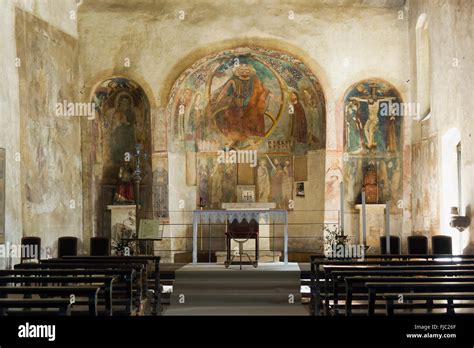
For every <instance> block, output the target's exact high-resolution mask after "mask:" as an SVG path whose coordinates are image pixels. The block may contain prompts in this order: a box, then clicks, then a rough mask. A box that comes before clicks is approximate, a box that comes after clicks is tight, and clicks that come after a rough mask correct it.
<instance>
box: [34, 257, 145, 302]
mask: <svg viewBox="0 0 474 348" xmlns="http://www.w3.org/2000/svg"><path fill="white" fill-rule="evenodd" d="M132 261H133V262H132ZM41 264H43V265H56V267H57V268H58V267H59V268H114V269H122V268H127V267H131V266H133V267H136V269H137V273H138V274H139V276H138V282H137V287H139V289H140V298H139V299H138V302H137V305H139V303H140V302H141V298H144V297H146V296H147V291H148V273H149V265H148V260H146V259H131V257H129V258H128V259H127V260H125V259H124V258H120V257H107V256H103V257H100V256H91V257H89V256H64V257H63V258H59V259H47V260H41Z"/></svg>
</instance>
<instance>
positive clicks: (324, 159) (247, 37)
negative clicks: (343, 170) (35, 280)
mask: <svg viewBox="0 0 474 348" xmlns="http://www.w3.org/2000/svg"><path fill="white" fill-rule="evenodd" d="M132 3H133V2H132ZM374 4H375V5H377V6H371V5H374ZM136 5H137V6H134V7H133V11H132V10H131V6H133V5H132V4H131V3H130V2H127V3H124V2H120V1H84V4H83V5H82V6H81V8H80V14H79V45H80V66H81V85H84V86H85V90H86V91H87V93H92V91H93V89H94V86H95V85H96V84H97V83H99V82H100V81H102V80H104V79H106V78H110V77H112V76H124V77H127V78H129V79H132V80H134V81H136V82H137V83H138V84H140V85H141V86H142V87H143V89H144V90H145V91H146V92H147V96H148V99H150V101H151V104H152V108H153V107H156V108H160V107H164V106H166V104H167V102H168V93H169V92H170V90H171V87H172V85H173V84H174V82H175V81H176V79H177V78H178V77H179V76H180V74H181V73H182V72H183V71H184V70H185V69H186V68H188V67H189V66H191V65H192V64H193V63H194V62H196V61H197V60H198V59H200V58H202V57H204V56H206V55H208V54H209V53H213V52H218V51H221V50H223V49H231V48H234V47H239V46H245V45H256V46H260V47H263V48H268V49H272V50H279V51H284V52H289V53H291V54H292V55H293V56H296V57H297V58H299V59H301V60H302V61H303V62H304V63H305V64H306V65H307V66H308V67H309V68H310V69H311V70H312V72H313V73H314V74H315V75H316V76H317V78H318V79H319V81H320V82H321V85H322V88H323V91H324V93H325V99H326V117H327V135H326V139H327V142H326V150H327V152H326V153H324V152H321V151H319V152H318V151H315V152H313V153H311V152H310V153H309V155H308V156H309V162H308V163H309V164H308V165H309V178H308V181H307V182H305V188H306V189H307V192H306V197H305V198H297V199H295V203H296V206H295V210H312V212H305V213H303V212H302V213H298V216H297V215H296V213H291V214H290V221H291V222H302V223H308V222H316V223H318V222H319V223H321V222H323V221H337V213H336V212H327V213H326V214H324V210H328V209H329V207H327V206H326V205H325V199H324V191H325V190H324V185H325V182H324V174H325V173H326V170H327V169H328V168H329V166H330V165H331V163H332V160H333V159H338V160H339V163H341V165H342V162H343V161H342V152H343V137H342V134H343V127H344V122H343V112H342V111H343V98H344V95H345V93H346V90H347V89H348V88H349V87H350V86H351V85H352V84H354V83H356V82H358V81H361V80H363V79H367V78H381V79H384V80H385V81H387V82H389V83H391V84H392V85H393V86H395V88H396V89H397V90H398V91H399V92H400V93H401V95H402V99H404V100H405V96H406V93H407V91H408V85H407V82H406V81H407V79H408V66H407V65H406V61H407V59H408V54H407V40H406V31H407V26H408V21H407V18H408V17H407V11H406V10H405V9H404V8H403V1H389V2H383V3H381V2H372V3H371V4H369V6H364V5H354V6H352V5H347V3H345V2H335V5H334V6H331V5H328V2H327V1H295V2H286V1H285V2H283V1H281V2H275V1H260V2H252V3H245V6H243V5H242V3H240V2H230V3H225V4H224V3H221V2H218V1H203V2H199V3H194V2H189V1H173V2H171V1H159V2H153V3H143V2H137V3H136ZM399 11H402V12H403V14H404V15H403V16H402V18H400V16H399ZM256 13H258V16H256V15H255V14H256ZM98 23H101V25H100V28H101V29H100V30H97V25H98ZM87 93H86V94H87ZM153 103H155V105H153ZM152 115H153V113H152ZM158 123H159V122H156V124H158ZM158 132H160V129H157V128H156V127H155V128H154V129H153V136H155V135H156V134H157V133H158ZM168 135H169V133H168ZM83 141H87V139H83ZM167 153H168V167H169V173H170V177H169V179H170V180H169V197H170V202H169V207H170V210H177V211H178V213H175V214H170V218H171V222H172V223H173V222H174V223H181V222H183V220H184V221H187V222H190V219H189V218H187V219H183V218H182V216H183V214H182V213H179V211H182V210H184V211H191V210H193V209H195V208H196V188H195V187H188V186H186V175H185V173H184V172H183V168H184V166H185V163H186V159H185V156H183V155H181V154H177V153H171V152H169V149H168V151H167ZM321 188H322V189H321ZM407 188H408V187H407V185H404V186H403V189H404V190H406V189H407ZM318 192H319V193H318ZM404 192H405V191H404ZM404 195H406V193H404ZM181 200H182V201H183V202H184V207H183V206H182V205H181V204H180V201H181ZM91 204H92V203H91ZM336 206H337V204H336ZM86 209H87V208H86ZM315 209H316V210H320V211H319V212H315V211H314V210H315ZM336 209H338V207H336ZM89 211H90V210H89ZM90 220H91V221H90V222H89V221H85V224H86V226H89V224H90V225H91V226H92V225H93V224H94V221H93V218H92V217H91V218H90ZM397 220H398V221H397V224H398V225H396V224H394V225H395V226H396V228H399V229H401V219H400V218H397ZM308 226H309V227H308ZM308 226H306V227H304V226H303V227H299V228H294V229H293V231H295V233H294V235H293V236H294V237H302V236H308V235H309V236H311V239H309V240H304V239H296V238H295V239H293V240H291V239H290V250H291V247H294V249H295V250H296V249H301V248H305V247H307V246H308V245H309V243H311V244H312V245H311V247H312V249H314V248H316V247H317V246H318V245H320V242H321V237H322V233H321V228H320V225H316V224H315V225H308ZM88 229H89V228H86V230H88ZM346 230H347V231H348V232H349V233H350V234H354V235H358V215H356V214H355V213H349V214H347V215H346ZM171 234H172V236H173V237H190V236H191V229H190V226H187V227H185V226H174V227H173V228H172V231H171ZM290 237H291V236H290ZM188 241H189V239H188ZM291 243H293V244H291ZM313 243H314V244H313ZM318 243H319V244H318ZM185 244H186V239H181V238H177V239H173V241H172V245H173V249H175V248H179V249H184V248H185V247H184V245H185ZM188 249H189V244H188Z"/></svg>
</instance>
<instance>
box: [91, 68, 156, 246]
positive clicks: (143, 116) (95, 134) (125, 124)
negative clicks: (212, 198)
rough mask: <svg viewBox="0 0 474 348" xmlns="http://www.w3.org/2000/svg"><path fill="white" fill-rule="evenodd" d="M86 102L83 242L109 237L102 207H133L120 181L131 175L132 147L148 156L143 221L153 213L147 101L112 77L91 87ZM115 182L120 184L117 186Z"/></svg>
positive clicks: (130, 191)
mask: <svg viewBox="0 0 474 348" xmlns="http://www.w3.org/2000/svg"><path fill="white" fill-rule="evenodd" d="M91 102H92V103H94V105H95V111H96V114H95V119H94V120H93V121H92V122H90V123H88V124H87V127H83V132H82V146H83V150H82V152H83V168H84V173H83V183H84V208H83V210H84V217H85V220H89V221H87V222H86V224H85V225H86V226H87V225H88V226H89V228H90V229H91V231H85V232H86V233H85V237H88V236H87V232H89V233H90V234H91V236H92V235H99V236H107V237H110V232H111V226H110V222H111V220H110V210H108V209H107V206H108V205H111V204H124V205H125V204H134V203H133V197H132V195H133V185H129V184H127V183H126V182H127V181H128V180H130V178H129V176H130V174H131V172H132V170H133V163H134V162H133V161H134V158H133V153H134V152H135V145H136V144H140V145H141V148H142V150H143V151H144V152H145V153H147V154H148V155H149V157H148V159H147V160H145V161H143V160H142V171H143V173H142V181H141V186H140V196H141V199H140V201H141V205H142V207H143V208H142V212H143V214H144V216H145V214H147V213H149V212H152V211H153V208H152V199H153V198H152V189H151V188H152V180H153V178H152V162H151V156H150V155H151V154H152V140H151V139H152V137H151V128H152V127H151V118H150V101H149V99H148V96H147V94H146V93H145V92H144V90H143V88H142V87H141V86H140V85H139V84H138V83H136V82H135V81H133V80H131V79H128V78H126V77H123V76H115V77H110V78H107V79H104V80H102V81H101V82H99V83H98V84H96V85H95V88H94V89H93V93H92V96H91ZM126 153H129V154H130V155H131V156H127V155H126ZM128 160H129V162H128V163H127V161H128ZM120 174H121V175H122V180H120V177H119V175H120ZM120 181H122V182H123V185H122V186H121V187H119V183H120ZM125 225H126V224H125ZM130 226H132V223H130ZM130 226H127V227H130ZM133 228H134V227H133ZM85 244H88V243H87V242H86V243H85Z"/></svg>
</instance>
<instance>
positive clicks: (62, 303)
mask: <svg viewBox="0 0 474 348" xmlns="http://www.w3.org/2000/svg"><path fill="white" fill-rule="evenodd" d="M12 308H22V309H34V308H54V309H58V311H59V312H54V313H49V312H44V311H42V312H40V313H41V315H46V314H59V315H67V316H69V315H71V302H70V301H69V299H67V300H49V299H30V298H26V299H11V298H1V299H0V312H1V315H2V316H5V315H7V310H8V309H12ZM22 314H23V315H25V314H33V313H32V312H31V311H28V312H22Z"/></svg>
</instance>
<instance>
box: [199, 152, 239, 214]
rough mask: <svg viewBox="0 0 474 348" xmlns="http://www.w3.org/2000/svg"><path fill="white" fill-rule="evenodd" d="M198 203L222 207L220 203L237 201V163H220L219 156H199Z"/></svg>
mask: <svg viewBox="0 0 474 348" xmlns="http://www.w3.org/2000/svg"><path fill="white" fill-rule="evenodd" d="M196 166H197V174H198V175H197V181H198V203H202V204H205V205H206V207H209V208H216V209H217V208H220V207H221V206H220V203H233V202H237V193H236V192H237V190H236V188H237V165H236V164H227V163H218V162H217V156H212V155H203V156H199V157H198V158H197V163H196Z"/></svg>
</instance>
